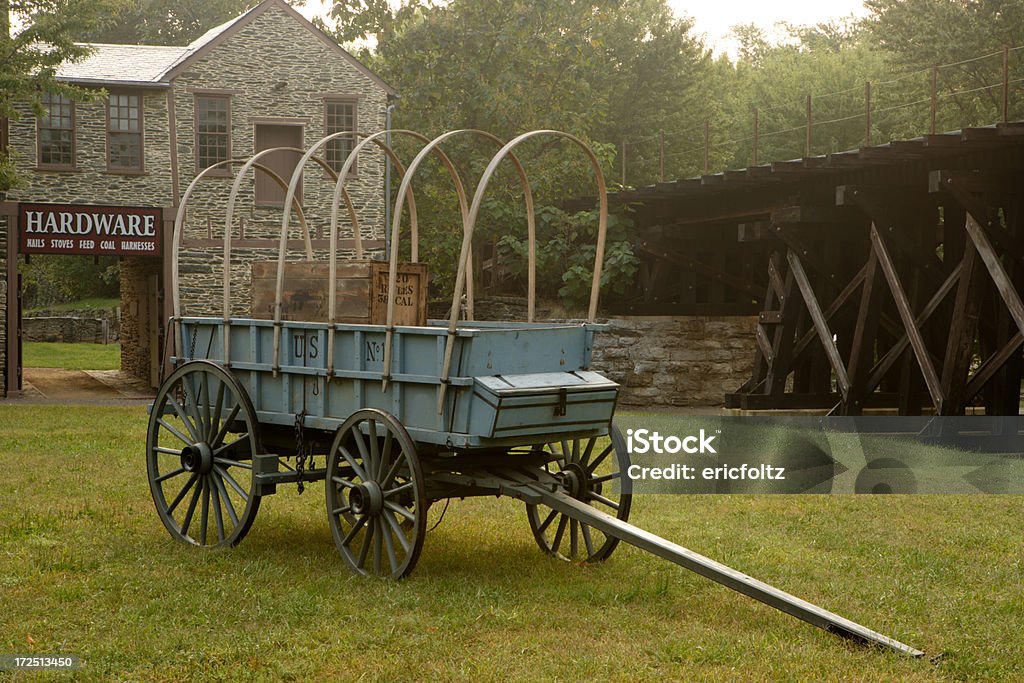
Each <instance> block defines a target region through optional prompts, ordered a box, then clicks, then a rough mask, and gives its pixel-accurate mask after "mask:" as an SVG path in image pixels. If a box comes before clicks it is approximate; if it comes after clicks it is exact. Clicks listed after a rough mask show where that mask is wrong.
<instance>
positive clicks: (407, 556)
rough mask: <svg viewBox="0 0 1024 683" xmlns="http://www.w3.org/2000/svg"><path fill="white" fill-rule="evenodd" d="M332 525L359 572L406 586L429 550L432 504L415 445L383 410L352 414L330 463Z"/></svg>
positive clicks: (343, 551) (328, 485)
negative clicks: (424, 550) (406, 578)
mask: <svg viewBox="0 0 1024 683" xmlns="http://www.w3.org/2000/svg"><path fill="white" fill-rule="evenodd" d="M325 488H326V489H327V519H328V522H329V523H330V525H331V533H332V534H333V536H334V544H335V546H337V548H338V552H339V553H340V554H341V557H342V558H343V559H344V560H345V562H346V563H347V564H348V565H349V567H351V568H352V569H354V570H355V571H356V572H357V573H359V574H363V575H367V576H380V577H389V578H392V579H400V578H402V577H403V576H406V575H408V574H409V573H410V572H411V571H412V570H413V567H415V566H416V560H417V559H419V555H420V550H421V549H422V548H423V538H424V536H425V535H426V514H427V499H426V493H425V492H424V487H423V472H422V470H421V469H420V462H419V456H417V454H416V446H415V444H414V443H413V441H412V439H411V438H410V437H409V433H408V432H406V431H405V428H404V427H403V426H402V423H401V422H399V421H398V420H397V419H396V418H395V417H394V416H393V415H391V414H390V413H386V412H384V411H383V410H376V409H366V410H360V411H358V412H356V413H353V414H352V415H351V416H350V417H349V418H348V419H347V420H346V421H345V424H343V425H342V426H341V428H340V429H339V430H338V435H337V436H336V437H335V438H334V443H333V444H332V445H331V450H330V452H329V454H328V458H327V482H326V487H325Z"/></svg>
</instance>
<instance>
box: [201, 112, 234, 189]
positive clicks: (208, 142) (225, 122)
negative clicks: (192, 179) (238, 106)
mask: <svg viewBox="0 0 1024 683" xmlns="http://www.w3.org/2000/svg"><path fill="white" fill-rule="evenodd" d="M230 156H231V99H230V97H228V96H226V95H196V171H201V170H203V169H204V168H208V167H210V166H213V165H214V164H217V163H220V162H222V161H227V160H228V159H229V158H230ZM224 174H225V175H228V174H230V170H229V169H224Z"/></svg>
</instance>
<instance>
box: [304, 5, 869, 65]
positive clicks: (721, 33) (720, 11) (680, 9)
mask: <svg viewBox="0 0 1024 683" xmlns="http://www.w3.org/2000/svg"><path fill="white" fill-rule="evenodd" d="M331 4H333V3H332V0H306V6H305V7H300V8H298V9H299V11H300V12H301V13H302V14H303V15H305V16H306V17H307V18H311V17H313V16H316V15H319V16H326V14H327V11H328V8H329V7H330V6H331ZM668 4H669V5H671V7H672V9H673V10H674V11H675V12H676V14H678V15H680V16H683V15H686V16H690V17H692V18H693V19H694V28H695V32H696V33H698V34H703V35H704V36H706V40H705V42H706V44H707V45H708V46H709V47H711V48H712V49H714V51H715V52H716V53H721V52H729V53H730V54H734V50H735V47H736V46H735V43H734V42H732V41H730V40H728V38H727V34H728V33H729V29H730V28H731V27H732V26H733V25H735V24H745V23H753V24H756V25H757V26H759V27H761V28H763V29H764V30H765V31H767V32H768V33H769V36H770V37H772V31H773V29H774V26H775V24H776V23H777V22H788V23H790V24H797V25H802V24H817V23H818V22H822V21H828V20H829V19H841V18H843V17H846V16H848V15H850V14H856V15H857V16H864V15H865V14H866V12H865V10H864V6H863V4H862V3H861V0H668Z"/></svg>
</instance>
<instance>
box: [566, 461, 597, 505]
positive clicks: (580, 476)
mask: <svg viewBox="0 0 1024 683" xmlns="http://www.w3.org/2000/svg"><path fill="white" fill-rule="evenodd" d="M559 476H560V477H561V479H562V486H563V487H565V490H566V492H567V493H568V494H569V495H570V496H572V497H573V498H576V499H577V500H582V499H583V498H584V495H585V494H586V493H587V491H589V490H590V486H589V482H590V474H589V473H588V472H587V471H586V470H585V469H584V468H583V467H581V466H580V465H578V464H577V463H569V464H568V465H566V466H565V468H564V469H563V470H562V471H561V472H559Z"/></svg>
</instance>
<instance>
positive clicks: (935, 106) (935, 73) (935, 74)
mask: <svg viewBox="0 0 1024 683" xmlns="http://www.w3.org/2000/svg"><path fill="white" fill-rule="evenodd" d="M938 111H939V67H937V66H933V67H932V112H931V125H930V126H929V127H928V130H929V131H931V134H932V135H935V116H936V114H937V113H938Z"/></svg>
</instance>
